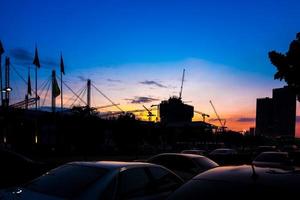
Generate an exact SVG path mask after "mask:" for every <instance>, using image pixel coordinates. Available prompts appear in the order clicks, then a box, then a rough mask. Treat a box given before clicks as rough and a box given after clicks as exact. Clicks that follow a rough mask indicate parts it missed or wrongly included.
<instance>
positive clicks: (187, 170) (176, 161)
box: [146, 153, 219, 181]
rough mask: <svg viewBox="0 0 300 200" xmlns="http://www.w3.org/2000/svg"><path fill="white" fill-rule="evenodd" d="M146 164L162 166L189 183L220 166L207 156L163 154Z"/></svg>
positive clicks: (150, 159) (152, 158)
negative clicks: (196, 176)
mask: <svg viewBox="0 0 300 200" xmlns="http://www.w3.org/2000/svg"><path fill="white" fill-rule="evenodd" d="M146 162H149V163H154V164H158V165H162V166H164V167H166V168H168V169H170V170H172V171H173V172H175V173H176V174H177V175H178V176H180V177H181V178H182V179H183V180H185V181H187V180H189V179H191V178H192V177H194V176H195V175H197V174H199V173H201V172H204V171H206V170H208V169H211V168H215V167H218V166H219V165H218V164H217V163H216V162H214V161H212V160H210V159H209V158H207V157H205V156H200V155H195V154H181V153H163V154H159V155H156V156H153V157H151V158H149V159H148V160H147V161H146Z"/></svg>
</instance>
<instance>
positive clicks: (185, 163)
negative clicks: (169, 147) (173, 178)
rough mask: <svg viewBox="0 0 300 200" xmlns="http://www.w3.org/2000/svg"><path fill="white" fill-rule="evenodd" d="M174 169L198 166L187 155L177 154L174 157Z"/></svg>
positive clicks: (186, 169)
mask: <svg viewBox="0 0 300 200" xmlns="http://www.w3.org/2000/svg"><path fill="white" fill-rule="evenodd" d="M172 167H173V169H175V170H179V171H189V170H191V169H196V168H197V166H196V165H195V164H194V162H193V161H192V160H191V159H189V158H186V157H183V156H175V157H174V158H173V166H172Z"/></svg>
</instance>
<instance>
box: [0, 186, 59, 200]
mask: <svg viewBox="0 0 300 200" xmlns="http://www.w3.org/2000/svg"><path fill="white" fill-rule="evenodd" d="M0 199H1V200H9V199H18V200H23V199H24V200H25V199H26V200H27V199H43V200H62V198H59V197H53V196H49V195H46V194H42V193H38V192H34V191H31V190H28V189H25V188H20V187H18V188H11V189H6V190H3V191H1V193H0Z"/></svg>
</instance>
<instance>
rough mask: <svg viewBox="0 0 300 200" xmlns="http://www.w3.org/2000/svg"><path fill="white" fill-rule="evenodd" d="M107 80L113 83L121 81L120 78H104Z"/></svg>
mask: <svg viewBox="0 0 300 200" xmlns="http://www.w3.org/2000/svg"><path fill="white" fill-rule="evenodd" d="M106 80H107V81H108V82H113V83H121V82H122V81H121V80H117V79H110V78H108V79H106Z"/></svg>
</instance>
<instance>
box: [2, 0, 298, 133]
mask: <svg viewBox="0 0 300 200" xmlns="http://www.w3.org/2000/svg"><path fill="white" fill-rule="evenodd" d="M299 10H300V1H299V0H276V1H274V0H253V1H236V0H226V1H225V0H224V1H220V0H210V1H202V0H195V1H193V0H84V1H83V0H82V1H80V0H78V1H61V0H51V1H46V0H45V1H36V0H0V21H1V25H0V40H1V41H2V43H3V46H4V49H5V54H4V56H9V57H10V58H11V63H12V66H13V68H14V69H15V70H17V71H18V72H19V73H20V74H21V75H22V76H23V77H24V78H25V79H27V71H28V66H30V67H31V80H32V85H33V83H34V66H33V65H32V60H33V55H34V49H35V46H37V47H38V51H39V56H40V60H41V68H40V69H39V83H40V85H42V83H43V82H45V81H46V80H47V79H48V78H49V76H50V73H51V70H52V69H56V70H57V72H59V61H60V54H61V52H62V54H63V58H64V62H65V71H66V75H65V76H64V80H65V81H66V82H67V83H68V84H69V85H70V86H71V87H72V89H74V90H75V91H78V90H80V89H81V88H83V86H84V84H85V80H86V79H88V78H90V79H92V81H93V83H94V84H95V85H97V87H98V88H99V89H100V90H101V91H102V92H104V93H105V94H106V95H107V96H109V97H110V98H111V99H112V100H113V101H114V102H116V103H119V104H120V107H121V108H122V109H124V110H132V109H142V108H143V107H142V106H143V105H145V106H147V107H150V106H151V105H153V104H158V103H159V102H160V101H161V100H166V99H168V98H169V97H170V96H173V95H178V94H179V90H180V84H181V76H182V70H183V69H186V77H185V82H184V86H183V100H184V101H186V102H187V103H188V104H192V105H194V107H195V110H197V111H201V112H204V113H207V114H210V115H211V118H215V117H216V116H215V114H214V112H213V109H212V107H211V105H210V104H209V100H212V101H213V103H214V105H215V107H216V109H217V111H218V113H219V115H220V116H221V118H225V119H226V120H227V126H228V127H229V128H231V129H233V130H237V131H241V130H244V129H249V127H252V126H255V109H256V98H262V97H267V96H269V97H271V96H272V88H276V87H282V86H283V85H284V82H280V81H278V80H273V75H274V73H275V68H274V67H273V66H272V65H271V64H270V61H269V59H268V52H269V51H270V50H277V51H280V52H283V53H284V52H286V51H287V49H288V46H289V43H290V42H291V41H292V40H293V39H294V38H295V35H296V33H297V32H299V31H300V29H299V27H300V12H299ZM11 77H12V80H11V82H12V88H13V92H12V98H13V99H12V101H13V102H17V101H20V100H22V99H23V98H24V96H25V92H26V90H25V88H26V85H25V84H24V82H23V81H22V79H21V78H20V77H18V75H17V74H16V72H15V71H14V70H12V71H11ZM64 90H65V94H64V95H65V98H64V99H65V102H66V103H67V105H70V104H71V103H72V100H69V98H70V97H71V96H72V94H71V93H70V91H69V90H67V89H66V88H64ZM41 96H42V97H43V95H41ZM92 96H93V100H92V104H93V106H103V105H108V104H110V102H108V101H107V100H106V99H105V98H103V96H101V95H99V94H98V93H97V92H96V91H94V90H93V95H92ZM47 102H49V101H48V100H47V101H46V103H45V105H46V104H47ZM58 103H59V101H58ZM297 105H298V107H299V103H297ZM113 109H114V108H109V110H113ZM107 110H108V109H105V110H103V111H107ZM297 115H298V116H299V115H300V110H299V109H298V111H297ZM195 120H201V117H200V116H198V115H197V114H196V115H195ZM297 120H298V121H299V122H300V118H299V117H297ZM213 123H216V124H217V122H213ZM217 125H218V124H217ZM297 135H298V137H300V126H297Z"/></svg>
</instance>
